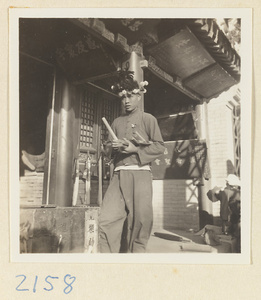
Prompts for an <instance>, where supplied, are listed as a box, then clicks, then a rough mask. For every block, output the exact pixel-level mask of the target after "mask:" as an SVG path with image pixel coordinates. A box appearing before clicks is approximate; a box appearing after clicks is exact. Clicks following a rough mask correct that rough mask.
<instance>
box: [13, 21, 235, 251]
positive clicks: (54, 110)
mask: <svg viewBox="0 0 261 300" xmlns="http://www.w3.org/2000/svg"><path fill="white" fill-rule="evenodd" d="M229 21H230V20H225V21H223V23H220V22H218V21H217V20H215V19H147V18H146V19H113V18H106V19H103V18H101V19H96V18H78V19H77V18H20V19H19V112H20V124H19V127H20V223H21V231H22V232H25V231H26V235H22V236H21V249H20V251H21V253H50V252H51V253H57V252H64V253H69V252H73V253H78V252H94V253H95V252H97V251H98V250H97V244H98V224H97V222H98V221H97V220H98V218H97V216H98V212H99V207H100V205H101V203H102V199H103V195H104V193H105V191H106V189H107V187H108V184H109V181H110V174H111V169H110V164H109V163H108V162H107V161H106V159H105V158H104V156H103V153H102V146H103V143H104V141H105V140H106V139H107V136H108V132H107V129H106V127H105V125H104V124H103V122H102V118H103V117H105V118H106V120H107V121H108V123H109V124H111V123H112V121H113V120H114V119H115V118H116V117H117V116H119V114H120V112H121V103H120V99H119V97H118V95H117V94H115V93H113V92H112V90H111V86H112V84H113V83H114V80H115V77H116V75H117V71H118V70H131V71H134V77H135V79H136V80H138V81H139V82H140V81H142V80H146V81H148V83H149V85H148V87H147V93H145V94H144V95H142V101H141V109H142V110H144V111H146V112H149V113H151V114H152V115H154V116H155V117H156V118H157V120H158V124H159V127H160V130H161V133H162V137H163V139H164V143H165V152H164V154H163V155H162V156H161V157H159V158H158V159H157V160H155V162H153V164H152V166H151V167H152V174H153V209H154V227H155V229H166V230H175V229H179V230H184V231H194V232H196V231H199V230H200V229H202V228H203V227H204V226H205V225H206V224H212V225H217V226H219V225H220V224H221V223H220V217H219V203H217V202H215V203H213V202H211V201H210V200H209V199H208V197H207V195H206V194H207V191H208V190H209V189H211V188H212V187H214V186H222V185H224V182H225V178H226V177H227V175H228V174H236V175H237V176H238V177H240V85H239V84H240V55H239V50H238V47H239V46H238V45H239V41H237V42H236V43H235V42H232V40H231V36H229V35H228V34H227V33H228V30H227V28H228V27H229V24H230V23H229ZM237 22H238V20H237ZM233 24H234V23H233ZM235 48H236V49H235ZM25 236H26V238H25Z"/></svg>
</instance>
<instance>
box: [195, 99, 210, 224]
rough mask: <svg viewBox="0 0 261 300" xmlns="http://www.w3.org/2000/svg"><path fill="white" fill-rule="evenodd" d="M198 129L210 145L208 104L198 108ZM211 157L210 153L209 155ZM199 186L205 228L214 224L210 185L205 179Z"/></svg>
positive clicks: (201, 214) (200, 206) (202, 219)
mask: <svg viewBox="0 0 261 300" xmlns="http://www.w3.org/2000/svg"><path fill="white" fill-rule="evenodd" d="M196 120H197V121H196V127H197V130H198V138H199V139H200V140H205V141H206V143H207V145H208V141H209V138H208V127H207V120H208V114H207V103H203V104H199V105H197V106H196ZM207 155H208V156H209V153H208V154H207ZM197 186H198V202H199V224H200V228H203V227H204V226H205V225H207V224H213V209H212V202H211V201H210V200H209V199H208V197H207V195H206V194H207V192H208V190H209V189H210V187H209V186H210V184H209V182H208V181H207V180H205V179H204V178H201V179H200V180H199V181H198V182H197Z"/></svg>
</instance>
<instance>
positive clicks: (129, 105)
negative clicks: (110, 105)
mask: <svg viewBox="0 0 261 300" xmlns="http://www.w3.org/2000/svg"><path fill="white" fill-rule="evenodd" d="M121 101H122V104H123V106H124V108H125V110H126V112H132V111H134V110H135V109H136V108H137V107H138V105H139V101H140V94H133V93H126V94H125V95H123V96H122V100H121Z"/></svg>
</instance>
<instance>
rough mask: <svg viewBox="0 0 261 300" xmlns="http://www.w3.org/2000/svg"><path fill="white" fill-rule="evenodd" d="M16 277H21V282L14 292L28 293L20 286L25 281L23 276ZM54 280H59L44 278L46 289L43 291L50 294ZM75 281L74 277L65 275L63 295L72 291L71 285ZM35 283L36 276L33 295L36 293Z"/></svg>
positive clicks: (36, 277) (36, 280)
mask: <svg viewBox="0 0 261 300" xmlns="http://www.w3.org/2000/svg"><path fill="white" fill-rule="evenodd" d="M16 277H21V282H20V283H19V284H18V286H17V287H16V290H17V291H18V292H25V291H29V289H26V288H22V285H23V283H24V282H25V280H26V276H25V275H17V276H16ZM55 279H59V277H54V276H50V275H48V276H46V277H45V282H46V283H47V284H48V287H45V288H44V290H45V291H47V292H50V291H52V290H53V289H54V286H53V282H54V280H55ZM75 280H76V277H74V276H71V275H70V274H67V275H65V276H64V278H63V281H64V283H65V284H66V286H65V288H64V289H63V292H64V293H65V294H69V293H70V292H71V291H72V290H73V287H72V284H73V283H74V281H75ZM37 282H38V276H37V275H36V276H35V280H34V286H33V292H34V293H35V292H36V287H37Z"/></svg>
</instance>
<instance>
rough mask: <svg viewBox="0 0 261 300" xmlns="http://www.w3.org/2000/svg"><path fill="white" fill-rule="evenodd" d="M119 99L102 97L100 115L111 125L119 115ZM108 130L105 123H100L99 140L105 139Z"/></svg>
mask: <svg viewBox="0 0 261 300" xmlns="http://www.w3.org/2000/svg"><path fill="white" fill-rule="evenodd" d="M119 107H120V105H119V101H117V99H109V98H104V99H103V102H102V117H105V118H106V120H107V121H108V123H109V124H110V125H111V124H112V122H113V120H114V119H115V118H116V117H118V116H119V110H120V109H119ZM107 136H108V131H107V129H106V127H105V125H104V124H103V123H102V124H101V142H104V141H105V140H106V139H107Z"/></svg>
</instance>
